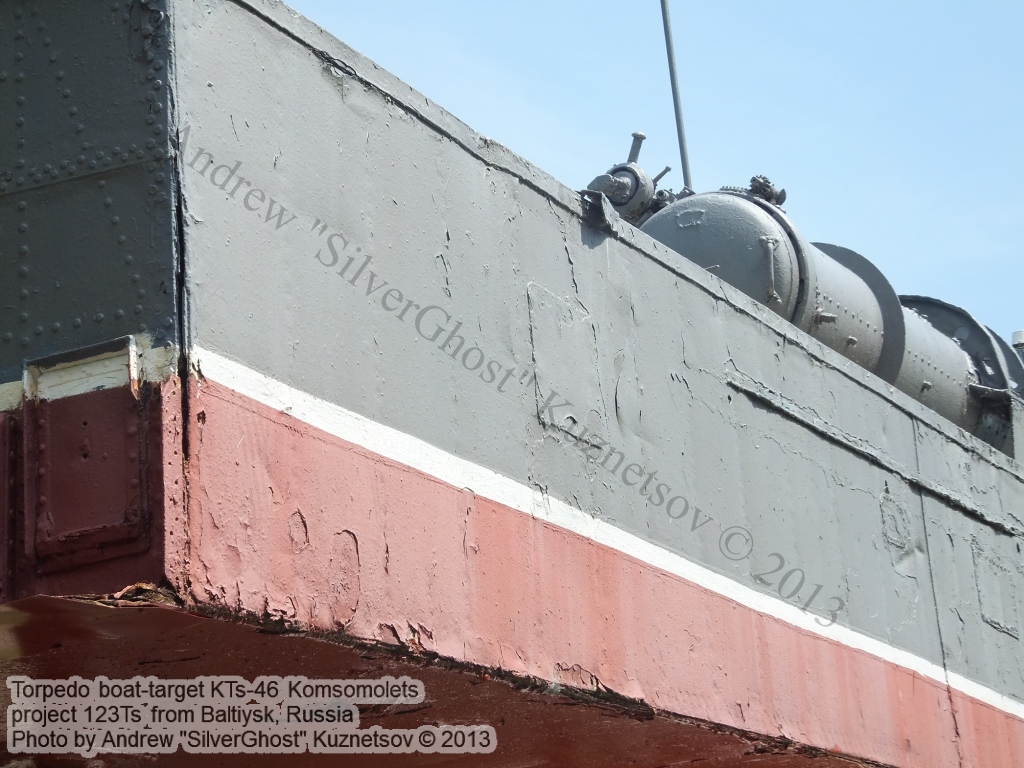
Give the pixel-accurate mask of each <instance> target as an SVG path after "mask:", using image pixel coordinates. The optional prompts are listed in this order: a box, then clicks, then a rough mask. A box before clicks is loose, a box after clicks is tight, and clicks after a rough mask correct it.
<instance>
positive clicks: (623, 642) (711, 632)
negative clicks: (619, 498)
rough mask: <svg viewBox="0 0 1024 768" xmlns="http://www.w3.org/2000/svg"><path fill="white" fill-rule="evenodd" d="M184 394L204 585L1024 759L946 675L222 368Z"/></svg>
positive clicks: (320, 618) (370, 633)
mask: <svg viewBox="0 0 1024 768" xmlns="http://www.w3.org/2000/svg"><path fill="white" fill-rule="evenodd" d="M191 402H192V412H193V415H192V427H193V428H192V429H191V430H190V443H191V450H192V456H191V462H190V484H191V492H190V498H191V504H192V508H191V509H190V512H189V531H188V534H189V558H188V567H187V579H188V583H189V585H190V589H191V591H192V595H193V598H194V599H195V600H197V601H199V602H213V603H221V604H224V605H227V606H229V607H231V608H235V609H241V610H246V611H253V612H256V613H263V612H264V611H267V612H270V613H271V614H276V615H280V616H283V617H285V618H287V619H288V620H290V621H294V622H296V623H298V624H302V625H307V626H312V627H317V628H321V629H328V630H336V629H344V630H345V631H346V632H348V633H350V634H352V635H355V636H358V637H362V638H367V639H372V640H381V641H385V642H392V643H403V644H406V645H409V646H412V647H414V648H419V647H422V648H425V649H427V650H429V651H434V652H437V653H439V654H442V655H444V656H448V657H451V658H454V659H457V660H459V661H464V662H468V663H472V664H480V665H486V666H495V667H502V668H504V669H507V670H510V671H512V672H516V673H521V674H527V675H536V676H537V677H540V678H543V679H548V680H558V681H561V682H563V683H565V684H567V685H572V686H576V687H583V688H586V687H603V688H607V689H610V690H613V691H616V692H618V693H620V694H624V695H626V696H632V697H637V698H642V699H644V700H645V701H646V702H647V703H649V704H650V705H651V706H654V707H656V708H658V709H662V710H666V711H669V712H673V713H677V714H681V715H685V716H691V717H695V718H700V719H704V720H708V721H712V722H716V723H720V724H724V725H727V726H733V727H736V728H741V729H744V730H749V731H756V732H760V733H764V734H768V735H773V736H782V737H785V738H789V739H793V740H795V741H798V742H801V743H804V744H809V745H812V746H816V747H821V748H825V749H829V750H835V751H837V752H841V753H845V754H849V755H856V756H859V757H863V758H867V759H871V760H876V761H879V762H883V763H889V764H892V765H898V766H908V767H909V766H922V767H925V766H927V767H928V768H938V767H939V766H978V768H982V767H985V768H989V767H990V766H1011V765H1024V722H1021V721H1020V720H1018V719H1016V718H1014V717H1012V716H1010V715H1008V714H1006V713H1004V712H1000V711H998V710H996V709H994V708H992V707H990V706H987V705H985V704H983V703H981V702H979V701H977V700H974V699H972V698H970V697H968V696H965V695H962V694H960V693H958V692H955V691H950V690H948V689H947V688H946V687H944V686H942V685H940V684H938V683H936V682H935V681H933V680H930V679H927V678H923V677H921V676H920V675H918V674H916V673H914V672H911V671H909V670H907V669H904V668H901V667H899V666H897V665H895V664H893V663H891V662H888V661H884V660H882V659H879V658H877V657H875V656H872V655H870V654H867V653H864V652H861V651H858V650H855V649H852V648H849V647H847V646H844V645H842V644H840V643H837V642H834V641H832V640H828V639H825V638H822V637H819V636H816V635H813V634H810V633H808V632H805V631H803V630H800V629H798V628H795V627H793V626H791V625H789V624H786V623H785V622H782V621H780V620H777V619H774V618H772V617H767V616H764V615H762V614H760V613H758V612H756V611H753V610H751V609H749V608H747V607H745V606H741V605H739V604H737V603H735V602H733V601H731V600H729V599H727V598H725V597H723V596H721V595H718V594H716V593H714V592H711V591H709V590H707V589H705V588H703V587H699V586H696V585H694V584H692V583H690V582H688V581H686V580H684V579H681V578H678V577H676V576H674V575H670V574H667V573H665V572H663V571H661V570H659V569H657V568H655V567H652V566H650V565H648V564H646V563H643V562H639V561H637V560H635V559H632V558H630V557H628V556H625V555H623V554H621V553H619V552H616V551H614V550H611V549H609V548H607V547H604V546H602V545H599V544H597V543H596V542H593V541H591V540H589V539H587V538H585V537H582V536H579V535H577V534H574V533H571V532H568V531H565V530H563V529H561V528H558V527H556V526H553V525H550V524H548V523H545V522H542V521H540V520H537V519H535V518H532V517H530V516H529V515H526V514H524V513H522V512H519V511H517V510H514V509H511V508H508V507H505V506H503V505H501V504H497V503H495V502H493V501H491V500H488V499H486V498H482V497H479V496H476V495H474V494H473V493H472V492H471V491H468V490H464V489H459V488H455V487H452V486H450V485H448V484H445V483H443V482H441V481H439V480H438V479H436V478H433V477H431V476H429V475H426V474H424V473H422V472H419V471H417V470H413V469H411V468H409V467H407V466H404V465H401V464H398V463H396V462H394V461H391V460H389V459H386V458H384V457H381V456H379V455H377V454H374V453H372V452H370V451H367V450H366V449H364V448H362V447H360V446H356V445H353V444H351V443H348V442H346V441H344V440H341V439H339V438H336V437H334V436H331V435H328V434H326V433H323V432H321V431H319V430H317V429H315V428H313V427H311V426H309V425H307V424H304V423H302V422H300V421H297V420H296V419H294V418H292V417H290V416H288V415H285V414H282V413H280V412H277V411H274V410H273V409H270V408H268V407H266V406H264V405H262V404H260V403H257V402H255V401H253V400H251V399H249V398H246V397H243V396H241V395H239V394H238V393H235V392H233V391H232V390H230V389H229V388H227V387H224V386H222V385H219V384H217V383H215V382H212V381H209V380H206V381H204V382H203V384H202V386H201V387H196V386H195V383H194V382H193V397H192V398H191ZM185 575H186V574H185V573H183V572H179V578H178V581H179V583H180V585H181V586H185V579H184V578H183V577H185ZM957 734H959V747H958V741H957V738H956V736H957ZM961 751H962V753H963V754H959V752H961Z"/></svg>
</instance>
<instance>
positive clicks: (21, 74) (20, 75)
mask: <svg viewBox="0 0 1024 768" xmlns="http://www.w3.org/2000/svg"><path fill="white" fill-rule="evenodd" d="M14 79H15V80H17V81H18V82H19V83H20V82H21V81H22V80H24V79H25V73H24V72H19V73H18V74H17V75H15V77H14Z"/></svg>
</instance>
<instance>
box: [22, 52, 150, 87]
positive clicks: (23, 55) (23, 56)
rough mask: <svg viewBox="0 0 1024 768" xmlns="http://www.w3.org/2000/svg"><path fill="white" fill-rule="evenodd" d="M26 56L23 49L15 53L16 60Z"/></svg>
mask: <svg viewBox="0 0 1024 768" xmlns="http://www.w3.org/2000/svg"><path fill="white" fill-rule="evenodd" d="M24 58H25V54H24V53H22V52H21V51H18V52H17V53H16V54H14V60H15V61H21V60H22V59H24ZM153 87H154V88H155V87H156V86H155V85H154V86H153Z"/></svg>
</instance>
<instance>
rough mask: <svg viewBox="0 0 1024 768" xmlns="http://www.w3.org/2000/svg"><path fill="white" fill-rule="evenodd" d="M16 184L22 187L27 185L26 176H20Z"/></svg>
mask: <svg viewBox="0 0 1024 768" xmlns="http://www.w3.org/2000/svg"><path fill="white" fill-rule="evenodd" d="M15 183H16V184H17V185H18V186H19V187H20V186H21V185H22V184H24V183H25V177H24V176H19V177H18V178H17V181H16V182H15Z"/></svg>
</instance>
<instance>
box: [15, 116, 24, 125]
mask: <svg viewBox="0 0 1024 768" xmlns="http://www.w3.org/2000/svg"><path fill="white" fill-rule="evenodd" d="M14 122H16V123H17V124H18V125H24V124H25V118H24V117H19V118H18V119H17V120H15V121H14Z"/></svg>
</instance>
